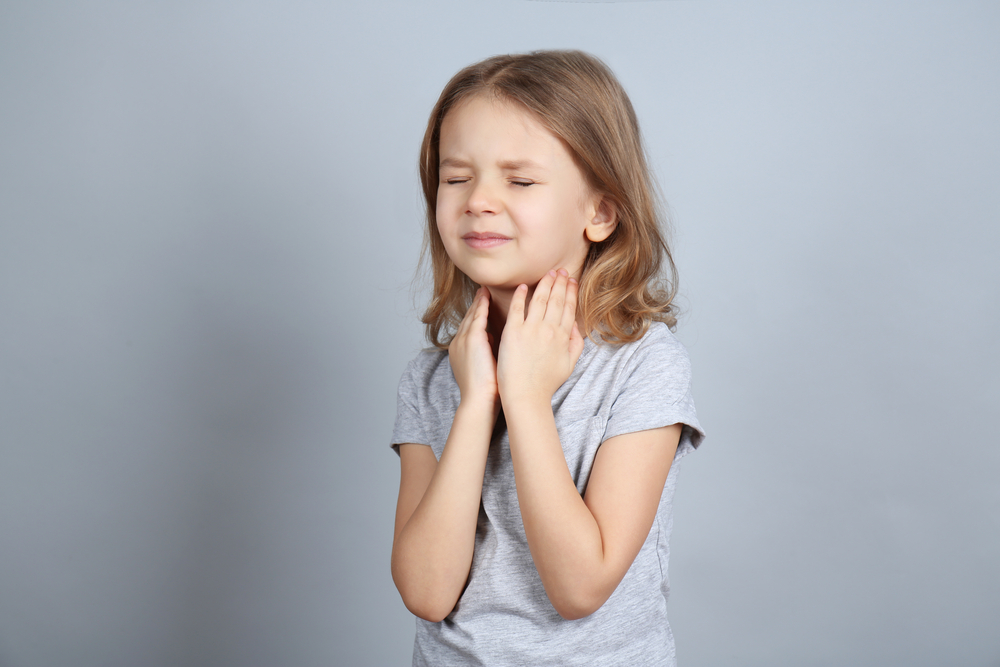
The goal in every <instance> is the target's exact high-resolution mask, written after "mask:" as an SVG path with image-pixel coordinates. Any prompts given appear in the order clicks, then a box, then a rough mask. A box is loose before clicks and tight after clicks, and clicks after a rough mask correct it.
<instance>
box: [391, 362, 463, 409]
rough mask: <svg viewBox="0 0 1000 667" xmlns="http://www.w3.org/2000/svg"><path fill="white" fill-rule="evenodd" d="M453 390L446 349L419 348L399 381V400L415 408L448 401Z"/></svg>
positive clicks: (455, 389) (454, 389) (454, 386)
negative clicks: (419, 350) (418, 351)
mask: <svg viewBox="0 0 1000 667" xmlns="http://www.w3.org/2000/svg"><path fill="white" fill-rule="evenodd" d="M457 390H458V385H457V384H456V383H455V376H454V375H453V374H452V372H451V364H450V363H449V361H448V351H447V350H438V349H435V348H431V349H426V350H421V352H420V353H419V354H417V356H416V357H414V358H413V360H412V361H410V363H409V364H407V366H406V370H404V371H403V376H402V377H401V378H400V380H399V400H400V401H401V402H404V403H407V404H409V405H411V406H413V408H414V409H416V410H418V411H421V410H425V409H427V408H428V407H430V406H441V405H445V404H450V403H451V402H452V401H451V399H452V397H453V395H454V394H455V392H456V391H457Z"/></svg>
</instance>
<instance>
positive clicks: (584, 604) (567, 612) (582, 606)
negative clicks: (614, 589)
mask: <svg viewBox="0 0 1000 667" xmlns="http://www.w3.org/2000/svg"><path fill="white" fill-rule="evenodd" d="M608 597H609V596H608V595H602V594H600V593H599V592H596V591H583V590H576V591H573V592H571V593H568V594H566V595H561V596H558V597H557V599H553V596H551V595H550V596H549V601H550V602H551V603H552V606H553V607H554V608H555V610H556V613H558V614H559V615H560V616H561V617H563V618H564V619H566V620H567V621H576V620H578V619H581V618H584V617H585V616H590V615H591V614H593V613H594V612H595V611H597V610H598V609H600V608H601V606H602V605H603V604H604V603H605V602H607V600H608Z"/></svg>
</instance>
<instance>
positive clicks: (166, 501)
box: [0, 0, 1000, 667]
mask: <svg viewBox="0 0 1000 667" xmlns="http://www.w3.org/2000/svg"><path fill="white" fill-rule="evenodd" d="M998 35H1000V6H998V5H997V4H996V3H991V2H982V3H956V2H936V3H927V2H878V3H862V2H836V3H834V2H816V3H795V2H784V3H780V2H755V3H746V2H731V3H717V2H620V3H573V2H530V1H521V0H510V1H508V2H471V3H454V2H424V1H420V2H394V3H389V2H353V3H337V2H332V3H319V2H285V3H279V2H273V3H263V2H239V3H238V2H207V3H195V2H174V3H150V2H133V3H125V2H56V3H29V2H12V1H7V2H0V665H2V666H3V667H36V666H37V667H43V666H44V667H61V666H66V667H70V666H72V667H98V666H100V667H117V666H121V667H134V666H147V665H148V666H150V667H160V666H163V667H166V666H168V665H206V666H208V665H211V666H230V665H231V666H233V667H237V666H238V667H252V666H258V665H259V666H261V667H274V666H275V665H283V666H287V667H298V666H302V667H305V666H312V665H316V666H319V665H338V666H339V665H344V666H361V665H372V666H379V667H381V666H385V665H405V664H409V656H410V651H411V646H412V637H413V617H412V616H410V615H409V613H408V612H407V611H406V609H405V608H404V607H403V605H402V603H401V602H400V600H399V597H398V595H397V593H396V591H395V589H394V587H393V584H392V581H391V578H390V576H389V549H390V544H391V530H392V516H393V509H394V505H395V493H396V485H397V483H398V475H399V464H398V460H397V457H396V456H395V454H393V452H392V451H391V450H390V448H389V446H388V441H389V436H390V432H391V427H392V421H393V416H394V411H395V390H396V383H397V381H398V378H399V375H400V373H401V372H402V370H403V367H404V366H405V364H406V362H407V361H408V360H409V359H410V358H411V357H412V356H413V355H414V354H415V353H416V351H417V350H418V349H419V348H420V347H421V346H422V345H423V341H422V330H421V327H420V325H419V322H418V316H419V312H420V309H421V305H422V303H423V300H424V298H425V296H426V291H425V288H424V287H421V286H420V285H419V283H418V285H417V286H416V287H415V288H413V289H412V290H411V287H410V284H411V279H412V278H413V275H414V270H415V267H416V262H417V257H418V253H419V248H420V240H421V233H422V232H421V229H422V227H421V225H422V204H421V199H420V195H419V191H418V183H417V172H416V157H417V152H418V146H419V142H420V139H421V136H422V133H423V128H424V125H425V123H426V118H427V114H428V113H429V111H430V108H431V106H432V104H433V102H434V100H435V99H436V97H437V95H438V93H439V92H440V89H441V87H442V86H443V85H444V83H445V82H446V81H447V80H448V78H449V77H450V76H451V75H452V74H453V73H454V72H455V71H457V70H458V69H459V68H460V67H462V66H464V65H466V64H468V63H470V62H473V61H476V60H479V59H481V58H484V57H486V56H489V55H493V54H496V53H507V52H518V51H524V50H531V49H537V48H580V49H584V50H587V51H590V52H592V53H594V54H596V55H598V56H600V57H601V58H603V59H604V60H606V62H607V63H608V64H609V65H610V66H611V67H612V68H613V69H614V70H615V71H616V73H617V74H618V75H619V77H620V79H621V80H622V82H623V83H624V85H625V87H626V88H627V89H628V90H629V92H630V94H631V96H632V100H633V103H634V104H635V107H636V109H637V112H638V114H639V117H640V121H641V123H642V125H643V129H644V132H645V137H646V140H647V143H648V149H649V153H650V156H651V161H652V164H653V166H654V168H655V170H656V175H657V178H658V180H659V182H660V183H661V185H662V188H663V191H664V194H665V197H666V199H667V201H668V203H669V206H670V209H671V214H672V218H673V224H674V226H675V234H674V249H675V256H676V258H677V262H678V265H679V269H680V276H681V299H680V301H679V303H680V304H681V306H682V308H683V310H684V315H683V317H682V319H681V323H680V326H679V328H678V335H679V336H680V338H681V340H683V341H684V343H685V344H686V345H687V347H688V350H689V353H690V355H691V358H692V362H693V367H694V377H695V398H696V402H697V406H698V409H699V415H700V417H701V420H702V424H703V426H704V427H705V429H706V430H707V432H708V439H707V440H706V441H705V443H704V446H703V447H702V448H701V450H700V451H699V452H697V453H696V454H694V455H692V456H690V457H689V458H687V459H686V460H685V461H684V463H683V469H682V470H681V474H680V480H679V489H678V493H677V497H676V516H675V533H674V539H673V543H672V550H673V558H672V562H671V564H670V566H671V578H672V583H673V588H674V593H673V596H672V598H671V601H670V605H669V609H670V615H671V619H672V625H673V628H674V632H675V635H676V640H677V646H678V656H679V661H680V664H681V665H682V667H683V666H705V667H715V666H722V665H739V666H740V667H750V666H754V665H761V666H764V665H766V666H768V667H781V666H785V665H787V666H795V667H800V666H804V665H854V666H865V665H872V666H878V667H889V666H894V665H899V666H906V667H915V666H920V665H928V666H931V665H933V666H937V665H942V664H949V665H963V666H977V665H982V666H987V665H989V666H993V667H996V666H997V665H1000V634H998V633H997V628H998V627H1000V567H998V565H997V564H998V563H1000V485H998V484H997V477H998V473H1000V446H998V445H1000V437H998V436H1000V429H998V426H997V415H998V412H1000V349H998V341H1000V305H998V304H1000V289H998V288H1000V262H998V258H1000V224H998V223H1000V203H998V202H1000V199H998V198H997V187H998V184H1000V122H998V118H1000V85H998V82H1000V39H998Z"/></svg>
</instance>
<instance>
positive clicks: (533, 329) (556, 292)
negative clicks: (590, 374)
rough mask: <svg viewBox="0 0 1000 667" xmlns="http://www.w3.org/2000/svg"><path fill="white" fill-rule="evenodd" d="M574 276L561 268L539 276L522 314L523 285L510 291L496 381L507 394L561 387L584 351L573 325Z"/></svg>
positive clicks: (544, 393)
mask: <svg viewBox="0 0 1000 667" xmlns="http://www.w3.org/2000/svg"><path fill="white" fill-rule="evenodd" d="M577 290H578V285H577V282H576V280H574V279H572V278H570V277H569V274H568V273H567V272H566V271H565V270H564V269H560V270H559V271H558V273H557V272H556V271H549V273H548V274H547V275H545V276H543V277H542V279H541V281H540V282H539V283H538V286H537V287H535V293H534V295H533V296H532V297H531V304H530V307H529V308H528V314H527V316H525V312H524V311H525V300H526V298H527V294H528V287H527V285H520V286H519V287H518V288H517V290H516V291H515V292H514V297H513V298H512V299H511V302H510V310H509V312H508V313H507V324H506V325H505V326H504V330H503V336H502V337H501V338H500V351H499V353H498V362H497V383H498V385H499V387H500V392H501V394H502V396H503V399H502V400H504V403H505V404H507V402H508V401H507V399H508V397H509V398H511V399H515V400H519V399H522V398H523V399H527V400H544V401H545V402H549V401H551V400H552V395H553V394H555V392H556V390H557V389H559V387H560V386H562V383H563V382H565V381H566V380H567V379H568V378H569V376H570V374H571V373H572V372H573V367H574V366H576V362H577V360H578V359H579V358H580V354H581V353H582V352H583V337H582V336H581V335H580V331H579V329H578V328H577V325H576V297H577Z"/></svg>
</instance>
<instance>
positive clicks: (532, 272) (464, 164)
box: [437, 96, 614, 290]
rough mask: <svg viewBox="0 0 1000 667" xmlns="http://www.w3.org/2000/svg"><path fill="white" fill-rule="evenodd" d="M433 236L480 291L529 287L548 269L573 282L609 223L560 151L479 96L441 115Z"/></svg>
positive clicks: (513, 110)
mask: <svg viewBox="0 0 1000 667" xmlns="http://www.w3.org/2000/svg"><path fill="white" fill-rule="evenodd" d="M439 152H440V159H441V163H440V182H439V184H438V197H437V227H438V231H439V233H440V234H441V240H442V241H443V242H444V247H445V250H446V251H447V252H448V256H449V257H451V260H452V261H453V262H455V265H456V266H457V267H458V268H459V269H460V270H461V271H462V272H463V273H465V275H467V276H469V278H471V279H472V280H473V281H475V282H476V283H479V284H480V285H485V286H487V287H491V288H499V289H508V290H513V289H515V288H517V286H518V285H520V284H521V283H525V284H527V285H529V286H534V285H535V284H536V283H537V282H538V281H539V280H541V278H542V276H543V275H545V274H546V273H547V272H548V271H549V270H551V269H560V268H564V269H566V270H567V271H569V273H570V275H571V276H575V277H576V278H579V277H580V273H581V271H582V269H583V262H584V259H585V258H586V256H587V249H588V247H589V246H590V242H591V241H600V240H603V239H604V238H606V237H607V236H608V235H609V234H610V233H611V231H612V230H613V229H614V216H613V214H609V213H610V212H609V210H608V207H607V206H602V205H601V200H602V198H601V197H600V196H599V195H596V194H595V193H593V192H592V191H591V189H590V187H589V186H588V185H587V183H586V181H585V180H584V177H583V174H582V173H581V172H580V169H579V168H578V167H577V166H576V163H575V162H574V161H573V157H572V155H570V152H569V150H568V149H567V148H566V146H565V145H564V144H563V142H562V141H561V140H560V139H559V138H558V137H556V136H555V135H553V134H552V133H551V132H549V131H548V130H547V129H546V128H545V127H544V126H543V125H542V124H541V123H539V122H538V120H537V119H536V118H535V117H534V116H533V115H531V114H530V113H528V112H527V111H525V110H523V109H521V108H520V107H518V106H516V105H513V104H510V103H505V102H500V101H495V100H493V99H491V98H488V97H485V96H477V97H474V98H472V99H469V100H466V101H464V102H462V103H461V104H460V105H459V106H458V107H456V108H454V109H452V110H451V111H449V112H448V115H447V116H445V118H444V121H443V122H442V124H441V136H440V144H439Z"/></svg>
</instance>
